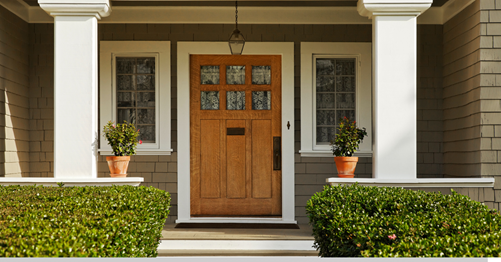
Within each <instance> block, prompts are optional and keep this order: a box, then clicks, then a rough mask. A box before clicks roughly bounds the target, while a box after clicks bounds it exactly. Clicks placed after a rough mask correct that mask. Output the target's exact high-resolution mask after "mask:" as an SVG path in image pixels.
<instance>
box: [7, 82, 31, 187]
mask: <svg viewBox="0 0 501 262" xmlns="http://www.w3.org/2000/svg"><path fill="white" fill-rule="evenodd" d="M5 82H7V81H5ZM2 86H3V87H5V90H4V91H3V92H1V103H2V104H3V107H2V112H0V113H1V114H2V115H3V117H1V118H0V119H1V120H0V121H1V123H0V125H1V126H2V128H0V137H1V139H0V148H1V149H2V151H3V154H1V170H0V172H1V174H0V176H3V177H23V176H29V172H30V164H29V160H30V159H29V158H30V156H29V140H30V139H29V138H30V134H29V130H28V129H29V120H28V117H29V109H28V106H29V101H28V98H27V97H23V96H20V95H17V94H13V93H10V92H8V89H9V88H8V87H9V84H8V83H5V85H2Z"/></svg>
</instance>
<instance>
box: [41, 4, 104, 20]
mask: <svg viewBox="0 0 501 262" xmlns="http://www.w3.org/2000/svg"><path fill="white" fill-rule="evenodd" d="M38 4H39V5H40V7H41V8H42V9H43V10H44V11H45V12H47V13H48V14H49V15H51V16H95V17H96V18H97V19H101V17H107V16H109V15H110V13H111V3H110V0H38Z"/></svg>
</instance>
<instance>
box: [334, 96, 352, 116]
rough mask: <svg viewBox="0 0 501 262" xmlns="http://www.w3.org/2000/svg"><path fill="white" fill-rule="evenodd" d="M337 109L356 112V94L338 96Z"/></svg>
mask: <svg viewBox="0 0 501 262" xmlns="http://www.w3.org/2000/svg"><path fill="white" fill-rule="evenodd" d="M336 108H343V109H353V110H355V94H354V93H340V94H339V93H338V94H336ZM350 119H351V118H350Z"/></svg>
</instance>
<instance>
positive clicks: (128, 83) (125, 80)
mask: <svg viewBox="0 0 501 262" xmlns="http://www.w3.org/2000/svg"><path fill="white" fill-rule="evenodd" d="M134 79H135V77H134V76H133V75H117V90H134Z"/></svg>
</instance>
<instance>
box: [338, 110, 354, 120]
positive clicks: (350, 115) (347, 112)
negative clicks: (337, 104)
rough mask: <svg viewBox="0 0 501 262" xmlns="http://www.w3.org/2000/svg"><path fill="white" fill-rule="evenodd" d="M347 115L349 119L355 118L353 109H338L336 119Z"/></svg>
mask: <svg viewBox="0 0 501 262" xmlns="http://www.w3.org/2000/svg"><path fill="white" fill-rule="evenodd" d="M344 117H347V118H349V119H350V120H351V121H353V120H355V110H338V111H337V117H336V119H341V118H344Z"/></svg>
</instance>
